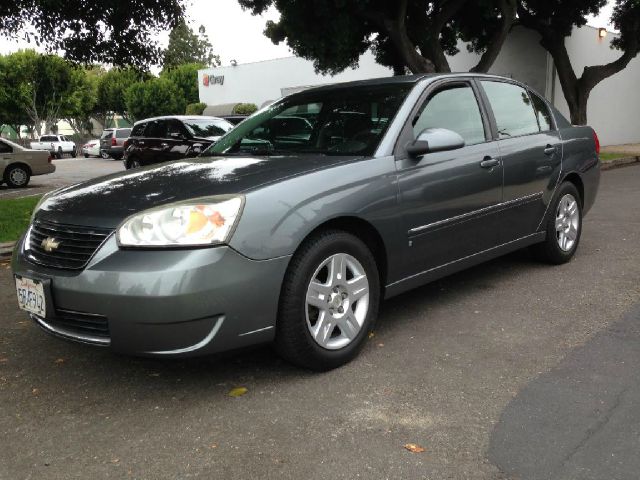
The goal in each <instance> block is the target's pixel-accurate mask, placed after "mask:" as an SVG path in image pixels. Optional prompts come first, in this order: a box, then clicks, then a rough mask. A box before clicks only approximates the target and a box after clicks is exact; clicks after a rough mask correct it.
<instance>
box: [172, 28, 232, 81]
mask: <svg viewBox="0 0 640 480" xmlns="http://www.w3.org/2000/svg"><path fill="white" fill-rule="evenodd" d="M194 63H197V64H200V65H204V66H205V67H214V66H218V65H220V57H219V56H218V55H215V54H214V53H213V48H212V46H211V42H210V41H209V37H208V36H207V34H206V32H205V29H204V26H201V27H200V29H199V34H196V33H194V31H193V30H191V27H189V25H187V23H186V22H185V21H184V20H182V21H180V22H178V23H177V24H176V26H175V27H174V28H173V30H171V33H170V34H169V45H168V46H167V49H166V50H165V51H164V53H163V58H162V66H163V69H164V70H165V71H167V70H171V69H173V68H176V67H178V66H180V65H184V64H194Z"/></svg>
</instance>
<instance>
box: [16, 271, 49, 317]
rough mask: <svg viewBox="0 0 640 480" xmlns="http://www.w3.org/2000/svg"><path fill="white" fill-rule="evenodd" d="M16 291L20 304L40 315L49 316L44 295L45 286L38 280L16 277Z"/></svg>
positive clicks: (21, 306)
mask: <svg viewBox="0 0 640 480" xmlns="http://www.w3.org/2000/svg"><path fill="white" fill-rule="evenodd" d="M16 292H17V294H18V306H19V307H20V308H21V309H22V310H25V311H27V312H30V313H34V314H36V315H38V316H39V317H46V316H47V304H46V300H45V296H44V286H43V285H42V282H40V281H38V280H32V279H30V278H24V277H16Z"/></svg>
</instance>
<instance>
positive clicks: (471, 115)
mask: <svg viewBox="0 0 640 480" xmlns="http://www.w3.org/2000/svg"><path fill="white" fill-rule="evenodd" d="M426 128H446V129H447V130H452V131H454V132H456V133H457V134H458V135H460V136H461V137H462V138H463V139H464V142H465V145H476V144H478V143H482V142H484V141H485V133H484V124H483V123H482V114H481V113H480V107H479V106H478V101H477V99H476V95H475V93H474V92H473V89H472V88H471V86H470V85H467V84H460V85H456V86H453V87H449V88H446V89H444V90H440V91H438V92H436V93H435V94H433V95H431V96H430V97H429V99H427V101H426V102H425V104H424V105H423V106H422V109H421V110H420V112H419V113H418V115H417V117H416V118H415V119H414V123H413V135H414V137H415V138H417V137H418V135H420V132H422V131H423V130H424V129H426Z"/></svg>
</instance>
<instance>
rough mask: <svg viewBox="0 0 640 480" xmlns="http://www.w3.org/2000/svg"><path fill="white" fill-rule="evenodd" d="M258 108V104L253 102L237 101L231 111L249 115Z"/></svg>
mask: <svg viewBox="0 0 640 480" xmlns="http://www.w3.org/2000/svg"><path fill="white" fill-rule="evenodd" d="M256 110H258V106H257V105H256V104H255V103H239V104H238V105H236V106H235V107H234V109H233V113H235V114H237V115H251V114H252V113H253V112H255V111H256Z"/></svg>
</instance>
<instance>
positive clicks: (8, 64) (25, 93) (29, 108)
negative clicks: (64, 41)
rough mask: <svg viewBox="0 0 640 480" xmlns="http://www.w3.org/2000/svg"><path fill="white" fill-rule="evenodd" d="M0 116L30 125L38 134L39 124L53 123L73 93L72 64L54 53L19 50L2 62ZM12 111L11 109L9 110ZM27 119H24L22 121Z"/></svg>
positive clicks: (49, 126) (46, 128)
mask: <svg viewBox="0 0 640 480" xmlns="http://www.w3.org/2000/svg"><path fill="white" fill-rule="evenodd" d="M1 65H2V69H3V72H2V73H1V74H0V75H1V76H2V87H3V88H2V94H0V108H2V109H3V110H4V111H5V112H4V113H3V114H1V115H4V116H7V115H9V116H13V121H10V122H8V123H13V122H17V121H18V120H23V122H22V123H23V124H27V125H30V126H32V127H33V129H34V130H35V132H36V133H37V134H38V135H40V133H41V131H42V125H43V124H44V128H45V130H50V129H51V128H53V127H54V125H56V124H57V122H58V120H59V119H60V118H61V116H62V114H63V112H64V110H65V108H66V107H67V105H68V101H69V98H70V97H71V96H72V94H73V92H74V68H75V67H74V66H73V65H72V64H71V63H69V62H67V61H66V60H64V59H63V58H60V57H58V56H55V55H41V54H39V53H36V52H35V51H33V50H21V51H18V52H16V53H13V54H11V55H7V56H6V57H4V59H3V61H2V64H1ZM12 109H13V110H14V111H13V112H11V110H12ZM24 120H27V121H24Z"/></svg>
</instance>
